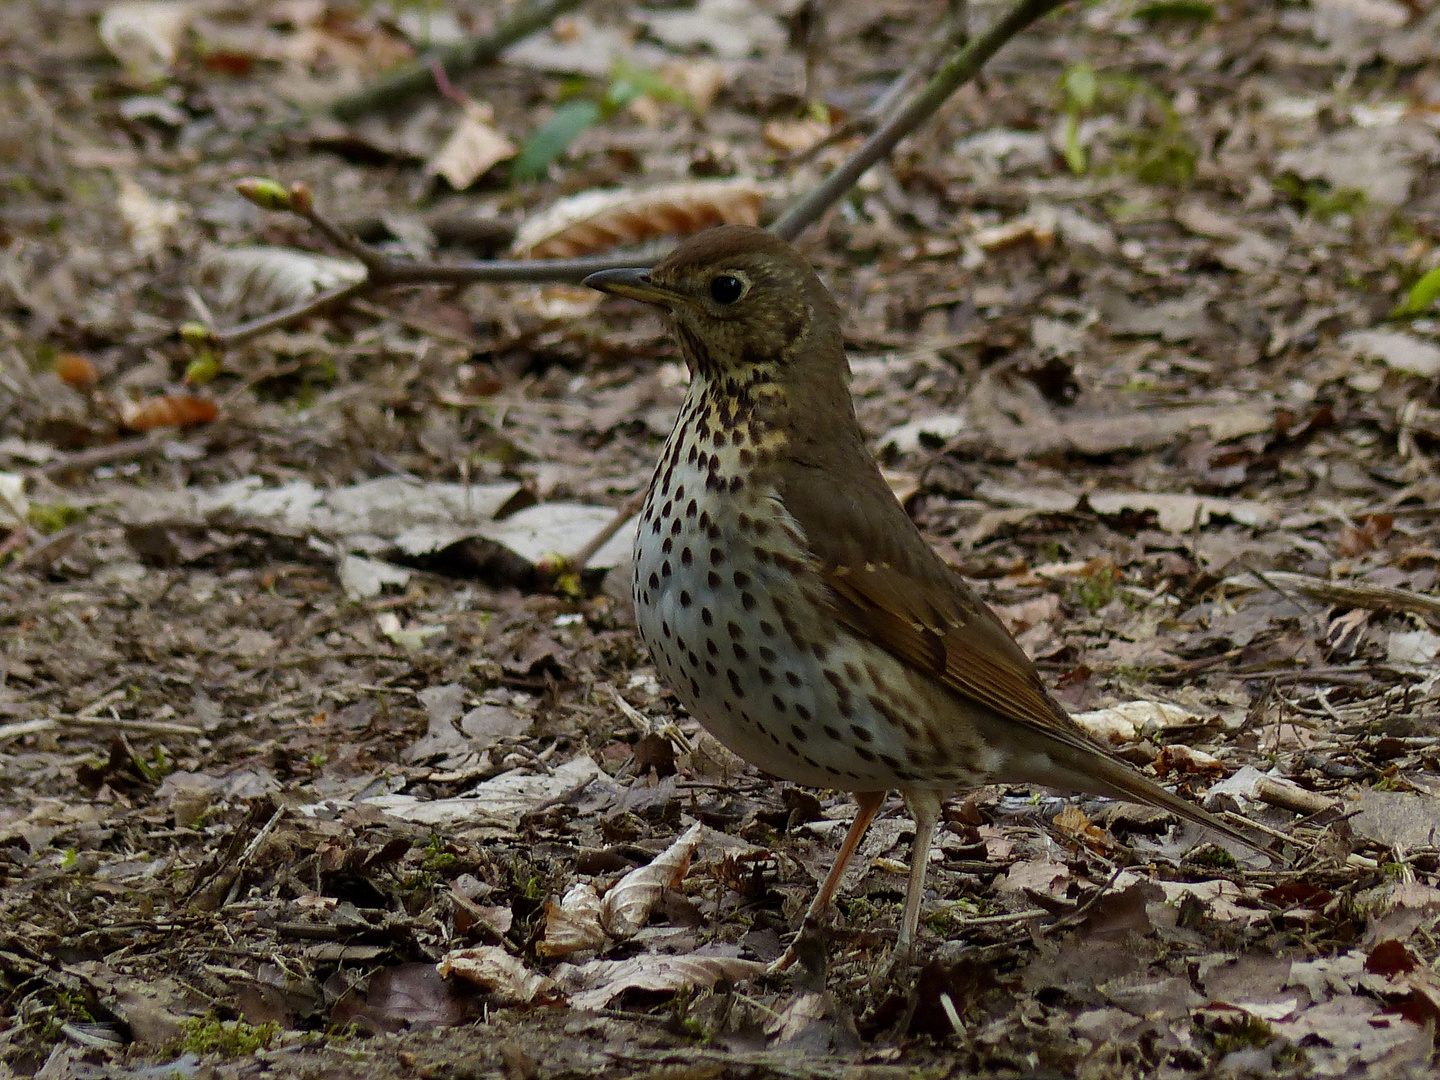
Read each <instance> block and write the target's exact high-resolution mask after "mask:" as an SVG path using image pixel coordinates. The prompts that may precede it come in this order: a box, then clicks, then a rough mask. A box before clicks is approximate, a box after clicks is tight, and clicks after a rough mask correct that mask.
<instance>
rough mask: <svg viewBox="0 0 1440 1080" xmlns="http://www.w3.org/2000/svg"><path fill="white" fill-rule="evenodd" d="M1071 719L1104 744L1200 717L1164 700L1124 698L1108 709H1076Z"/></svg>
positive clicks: (1131, 739)
mask: <svg viewBox="0 0 1440 1080" xmlns="http://www.w3.org/2000/svg"><path fill="white" fill-rule="evenodd" d="M1075 722H1076V723H1077V724H1079V725H1080V726H1081V727H1083V728H1084V729H1085V730H1086V731H1088V732H1089V733H1090V735H1091V736H1092V737H1094V738H1096V739H1099V740H1100V741H1101V742H1102V743H1104V744H1106V745H1107V746H1119V745H1121V744H1122V743H1128V742H1135V741H1136V740H1137V739H1141V738H1144V737H1145V736H1146V735H1147V734H1149V733H1150V732H1151V731H1155V730H1160V731H1163V730H1165V729H1166V728H1177V727H1191V726H1193V725H1195V724H1198V723H1200V718H1199V717H1198V716H1196V715H1195V714H1194V713H1192V712H1189V711H1188V710H1186V709H1182V708H1181V707H1180V706H1179V705H1171V704H1170V703H1169V702H1168V701H1126V702H1123V703H1122V704H1119V705H1112V706H1111V707H1110V708H1108V709H1096V710H1094V711H1093V712H1083V713H1076V714H1075Z"/></svg>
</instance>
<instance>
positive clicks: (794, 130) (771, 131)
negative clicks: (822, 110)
mask: <svg viewBox="0 0 1440 1080" xmlns="http://www.w3.org/2000/svg"><path fill="white" fill-rule="evenodd" d="M762 134H763V135H764V138H765V145H766V146H769V147H771V148H773V149H775V150H779V151H781V152H783V153H786V154H799V153H802V152H803V151H806V150H809V149H810V148H811V147H812V146H814V145H815V144H816V143H818V142H819V141H820V140H821V139H823V138H825V136H826V135H829V134H830V125H829V124H827V123H825V122H824V121H822V120H817V119H815V118H814V117H813V116H808V117H806V118H805V119H803V120H771V121H770V122H769V123H768V124H766V125H765V130H764V132H763V133H762Z"/></svg>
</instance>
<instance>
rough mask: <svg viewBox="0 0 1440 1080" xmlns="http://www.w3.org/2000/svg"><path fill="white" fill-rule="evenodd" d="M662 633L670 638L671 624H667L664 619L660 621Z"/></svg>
mask: <svg viewBox="0 0 1440 1080" xmlns="http://www.w3.org/2000/svg"><path fill="white" fill-rule="evenodd" d="M660 632H661V633H662V634H664V635H665V636H666V637H669V636H670V624H669V623H668V622H666V621H665V620H664V619H661V620H660Z"/></svg>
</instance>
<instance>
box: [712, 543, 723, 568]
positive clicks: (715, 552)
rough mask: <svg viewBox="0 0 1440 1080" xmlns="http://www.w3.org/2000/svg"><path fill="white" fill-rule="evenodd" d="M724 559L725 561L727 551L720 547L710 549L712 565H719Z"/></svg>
mask: <svg viewBox="0 0 1440 1080" xmlns="http://www.w3.org/2000/svg"><path fill="white" fill-rule="evenodd" d="M724 561H725V552H724V551H722V550H721V549H720V548H718V547H712V548H711V549H710V565H711V566H719V565H720V564H721V563H723V562H724Z"/></svg>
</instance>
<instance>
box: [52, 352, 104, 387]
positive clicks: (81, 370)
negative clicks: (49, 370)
mask: <svg viewBox="0 0 1440 1080" xmlns="http://www.w3.org/2000/svg"><path fill="white" fill-rule="evenodd" d="M55 374H56V375H58V376H59V377H60V381H61V382H63V383H65V384H66V385H68V386H73V387H74V388H75V389H76V390H89V389H90V388H91V387H92V386H94V385H95V384H96V383H97V382H99V381H100V373H99V372H98V371H96V370H95V365H94V364H92V363H91V362H90V361H89V360H86V359H85V357H83V356H81V355H80V354H79V353H61V354H60V355H59V356H57V357H56V358H55Z"/></svg>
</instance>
